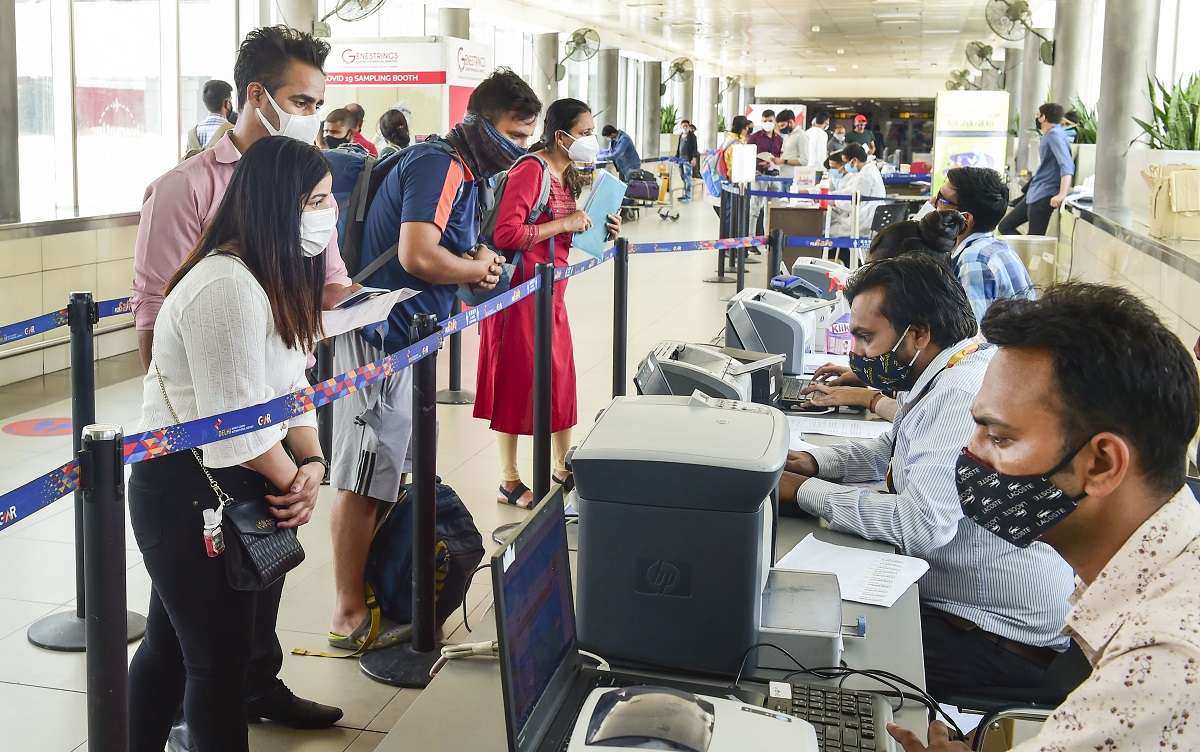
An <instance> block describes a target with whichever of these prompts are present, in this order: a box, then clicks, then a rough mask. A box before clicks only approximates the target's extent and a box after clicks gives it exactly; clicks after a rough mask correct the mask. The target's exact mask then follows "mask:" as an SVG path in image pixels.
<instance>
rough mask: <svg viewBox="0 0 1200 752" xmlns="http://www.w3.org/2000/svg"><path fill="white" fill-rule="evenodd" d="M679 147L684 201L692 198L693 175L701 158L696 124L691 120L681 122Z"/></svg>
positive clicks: (676, 152)
mask: <svg viewBox="0 0 1200 752" xmlns="http://www.w3.org/2000/svg"><path fill="white" fill-rule="evenodd" d="M680 126H681V128H680V131H679V147H678V148H677V149H676V150H675V156H676V157H677V158H678V159H679V177H680V180H681V181H682V183H683V197H682V198H681V199H680V200H681V201H683V202H685V203H686V202H688V201H691V200H692V175H694V174H695V167H696V164H697V162H698V160H699V159H700V147H699V146H698V145H697V143H696V126H695V125H693V124H692V123H691V121H689V120H684V121H682V122H681V123H680Z"/></svg>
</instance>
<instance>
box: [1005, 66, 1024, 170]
mask: <svg viewBox="0 0 1200 752" xmlns="http://www.w3.org/2000/svg"><path fill="white" fill-rule="evenodd" d="M1004 55H1005V57H1004V90H1005V91H1007V92H1008V112H1009V122H1010V123H1013V122H1015V123H1016V124H1017V132H1018V133H1019V132H1020V130H1021V125H1022V124H1023V123H1024V122H1025V119H1026V118H1025V114H1024V113H1023V112H1021V91H1022V83H1023V78H1022V71H1021V50H1020V49H1019V48H1016V47H1006V48H1005V49H1004ZM1016 141H1017V139H1016V137H1014V136H1010V137H1009V139H1008V161H1007V162H1006V165H1007V166H1008V168H1009V170H1010V174H1013V175H1015V174H1016V160H1017V145H1016Z"/></svg>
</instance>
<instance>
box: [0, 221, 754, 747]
mask: <svg viewBox="0 0 1200 752" xmlns="http://www.w3.org/2000/svg"><path fill="white" fill-rule="evenodd" d="M627 234H628V235H629V236H630V237H631V238H632V239H633V240H634V241H659V240H688V239H702V238H712V237H715V236H716V217H715V215H714V214H713V212H712V210H711V209H710V208H709V207H708V206H707V204H705V203H696V204H693V205H690V206H685V207H682V218H681V219H680V220H679V222H678V223H671V222H664V221H662V220H660V219H659V218H658V217H657V216H655V215H654V214H653V213H649V214H647V213H643V216H642V218H641V219H640V220H639V221H638V222H636V223H632V224H630V226H629V228H628V233H627ZM714 266H715V257H714V255H713V254H712V253H711V252H700V253H690V254H657V255H648V256H643V257H636V258H633V259H631V262H630V296H631V300H630V310H629V351H628V353H629V354H628V358H629V367H630V370H631V371H632V369H633V368H634V367H635V366H636V364H637V362H638V361H639V360H640V359H641V357H642V356H644V355H645V353H646V352H647V351H648V350H649V349H650V348H651V347H652V346H653V345H654V344H655V343H656V342H658V341H659V340H661V339H664V338H677V339H686V340H691V341H708V340H710V339H712V338H713V337H714V336H715V335H716V334H717V333H718V331H719V330H720V328H721V326H722V319H723V317H722V311H723V304H722V303H721V300H720V299H721V297H723V296H727V295H728V294H730V293H731V292H732V291H733V285H712V284H705V283H702V282H701V281H700V280H701V279H702V278H705V277H709V276H711V275H712V270H713V268H714ZM763 270H764V266H763V265H761V264H759V265H754V266H751V267H750V268H749V272H750V273H749V277H748V278H749V280H750V284H759V285H761V284H762V280H761V277H762V276H763ZM567 296H568V297H567V300H568V308H569V310H570V316H571V324H572V330H573V334H574V342H575V361H576V368H577V371H578V374H579V379H578V382H579V383H578V389H579V418H580V428H579V429H578V430H579V431H580V432H582V430H583V428H584V427H586V426H587V425H588V424H589V423H590V422H591V419H592V416H594V415H595V414H596V413H597V412H598V411H599V410H600V409H602V408H603V407H604V406H605V405H606V404H607V403H608V401H609V397H610V395H611V388H612V380H611V379H612V376H611V374H612V365H611V364H612V265H611V264H607V265H605V266H602V267H599V268H597V269H594V270H592V271H590V272H588V273H587V274H585V275H584V276H582V277H579V278H576V279H572V280H571V282H570V290H569V291H568V293H567ZM463 344H464V348H463V350H464V357H463V380H464V383H465V384H466V385H467V387H468V388H469V387H470V386H471V385H472V384H473V383H474V381H475V378H474V373H475V362H476V352H477V346H478V339H477V337H476V335H475V333H474V332H472V331H468V332H467V333H466V334H465V335H464V337H463ZM132 362H134V361H132V360H131V359H128V358H127V359H125V362H124V363H121V362H116V363H111V362H110V363H107V364H105V366H104V367H105V368H106V369H107V370H108V371H109V372H112V373H114V374H116V376H114V377H113V378H111V379H109V380H108V381H109V382H111V383H108V384H107V385H106V386H102V387H101V388H99V389H98V394H97V417H98V419H99V420H101V421H111V422H117V423H121V424H122V425H124V426H126V427H127V429H129V430H132V428H133V427H134V426H136V424H137V419H138V413H139V406H140V402H141V384H140V379H131V378H127V376H128V374H129V373H130V372H131V370H130V363H132ZM122 369H124V371H123V372H122ZM446 369H447V358H446V357H444V353H443V357H439V359H438V370H439V374H440V378H439V384H443V385H444V384H445V383H446V382H447V376H446ZM122 375H125V376H126V378H125V380H121V378H120V377H121V376H122ZM102 383H103V382H102ZM65 396H66V381H65V379H63V378H61V377H49V380H48V381H47V382H26V383H24V384H18V385H13V386H10V387H3V388H0V416H4V417H3V419H0V423H7V422H9V420H16V419H21V418H32V417H46V416H69V415H70V404H69V402H68V401H66V400H65V399H63V398H64V397H65ZM438 418H439V422H440V429H439V454H438V472H439V474H440V475H442V477H443V478H444V479H445V480H446V482H448V483H450V484H451V485H452V486H454V488H455V490H457V491H458V493H459V494H460V495H461V496H462V498H463V500H464V501H465V502H466V503H467V505H468V506H469V508H470V509H471V511H472V513H473V514H474V516H475V521H476V524H477V525H478V526H479V528H480V530H481V531H483V532H484V536H485V540H488V541H489V545H490V535H489V534H490V531H491V530H492V529H493V528H495V527H496V526H497V525H499V524H502V523H505V522H512V521H516V520H519V519H520V518H521V516H522V514H523V513H522V512H520V511H518V510H516V509H513V508H509V507H502V506H500V505H497V504H496V503H495V501H494V499H495V486H496V482H497V478H498V468H497V462H498V460H497V451H496V444H495V441H494V439H493V437H492V434H491V432H490V431H489V430H488V428H487V425H486V424H485V423H484V422H483V421H479V420H476V419H474V418H472V417H471V408H470V407H469V406H461V407H448V406H439V409H438ZM70 446H71V441H70V437H56V438H17V437H14V436H11V435H8V434H5V433H0V491H4V490H8V489H10V488H13V487H15V486H17V485H20V484H21V483H23V482H25V481H27V480H29V479H30V478H33V477H35V476H37V475H39V474H41V473H44V472H47V471H48V470H50V469H52V468H53V467H54V466H56V465H58V464H61V463H62V462H64V461H65V460H66V459H67V458H68V457H69V456H70ZM531 453H532V449H531V442H530V441H528V440H524V441H522V442H521V445H520V457H521V458H522V467H523V469H524V470H525V472H529V467H530V464H531ZM527 480H528V478H527ZM331 500H332V492H331V491H329V490H328V489H326V490H325V491H323V492H322V502H323V503H322V504H321V505H319V506H318V510H317V514H316V515H315V516H314V518H313V521H312V523H311V524H309V525H308V527H306V528H305V529H304V531H303V534H302V539H303V542H304V547H305V549H306V551H307V558H306V560H305V562H304V563H303V564H302V565H301V566H300V567H299V568H298V569H297V570H296V571H295V572H292V573H291V574H289V575H288V582H287V587H286V590H285V593H284V597H283V604H282V607H281V609H280V614H279V621H278V629H279V635H280V639H281V641H282V643H283V645H284V648H285V651H286V650H289V649H290V648H292V647H297V646H304V647H309V648H321V647H323V646H324V635H325V632H326V629H327V628H328V618H329V614H330V612H331V608H332V582H333V565H332V552H331V547H330V541H329V531H328V527H329V504H328V502H330V501H331ZM73 538H74V528H73V514H72V502H71V500H70V499H69V498H68V499H63V500H62V501H59V502H57V503H56V504H54V505H52V506H50V507H48V508H46V509H44V510H42V511H41V512H39V513H37V514H36V515H35V516H33V517H31V518H30V519H28V520H24V521H20V522H18V523H16V524H14V525H13V526H12V527H11V528H10V529H8V530H6V531H4V532H3V533H0V572H2V573H3V576H2V577H0V729H3V730H4V731H3V733H4V742H3V743H2V744H0V747H2V748H4V749H13V750H37V751H38V752H70V751H71V750H77V749H86V748H87V744H86V736H87V729H86V713H85V707H86V697H85V695H84V694H83V690H84V687H85V668H84V657H83V655H82V654H60V653H51V652H47V651H43V650H40V649H38V648H35V647H33V646H32V645H30V644H29V642H28V640H27V639H26V637H25V632H26V629H27V628H28V625H29V624H30V623H31V622H33V621H35V620H37V619H39V618H40V617H42V616H44V615H46V614H49V613H52V612H54V611H58V610H63V609H65V608H68V607H71V606H73V604H74V597H75V585H74V563H73V556H74V543H73ZM124 557H125V563H126V566H127V568H128V594H129V604H130V608H131V609H133V610H138V611H143V612H144V610H145V604H146V603H147V600H148V598H149V591H150V583H149V579H148V577H147V575H146V571H145V568H144V567H143V566H142V563H141V556H140V555H139V553H138V551H137V549H136V546H135V545H134V542H133V537H132V534H131V533H130V532H128V531H127V533H126V551H125V552H124ZM486 591H487V585H486V579H485V578H479V579H478V580H477V581H476V583H475V586H474V587H472V589H471V592H470V597H469V599H468V600H469V601H470V603H469V605H470V606H477V605H479V604H480V603H481V601H483V600H484V599H485V598H486V597H487V592H486ZM484 612H485V609H483V608H479V609H477V611H476V612H475V613H474V614H473V617H472V618H473V619H479V618H481V616H483V614H484ZM460 625H461V615H456V616H455V617H453V618H452V619H451V621H450V622H448V623H447V625H446V631H447V634H451V635H452V637H453V638H455V639H462V638H461V637H460V636H459V634H453V633H454V631H455V630H457V631H458V632H460V633H461V632H462V630H461V629H458V627H459V626H460ZM131 654H132V648H131ZM283 679H284V681H286V682H287V684H288V685H289V686H290V687H291V688H292V689H293V690H295V691H296V692H297V693H298V694H300V695H301V696H304V697H310V698H313V699H316V700H320V701H322V702H326V703H331V704H335V705H339V706H341V707H342V708H344V709H345V712H346V716H345V718H344V719H343V720H342V722H341V723H340V724H339V725H338V726H337V727H336V728H333V729H329V730H327V731H322V732H296V731H291V730H288V729H284V728H279V727H276V726H272V725H258V726H254V727H252V728H251V748H252V749H254V750H255V751H256V752H268V751H274V750H291V751H293V752H343V751H347V752H367V751H368V750H372V749H374V748H375V746H376V745H377V744H378V743H379V740H380V739H382V738H383V734H384V733H385V732H387V731H388V730H389V729H390V728H391V726H392V725H393V724H394V723H395V722H396V720H397V719H399V717H400V716H401V715H402V714H403V713H404V712H405V710H407V708H408V706H409V704H411V702H412V700H413V698H414V697H415V693H416V691H415V690H407V689H405V690H398V689H396V688H394V687H389V686H385V685H382V684H377V683H375V682H373V681H371V680H369V679H367V678H366V677H364V676H363V675H362V674H360V673H359V670H358V666H357V662H356V661H341V660H330V659H323V658H312V657H297V656H292V655H290V654H289V655H288V656H287V658H286V660H285V662H284V668H283Z"/></svg>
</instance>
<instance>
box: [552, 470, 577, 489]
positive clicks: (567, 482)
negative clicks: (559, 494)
mask: <svg viewBox="0 0 1200 752" xmlns="http://www.w3.org/2000/svg"><path fill="white" fill-rule="evenodd" d="M550 480H552V481H554V482H555V483H557V484H558V485H560V486H562V487H563V493H571V492H572V491H574V490H575V473H567V477H565V478H559V477H557V476H555V475H554V473H550Z"/></svg>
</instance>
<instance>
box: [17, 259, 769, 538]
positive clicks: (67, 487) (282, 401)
mask: <svg viewBox="0 0 1200 752" xmlns="http://www.w3.org/2000/svg"><path fill="white" fill-rule="evenodd" d="M766 242H767V238H766V237H765V236H761V235H759V236H751V237H745V238H725V239H722V240H701V241H692V242H687V243H642V244H633V243H631V244H629V252H630V253H631V254H632V253H667V252H680V251H699V250H713V249H720V248H744V247H748V246H758V245H765V244H766ZM616 254H617V251H616V248H615V247H612V248H609V249H607V250H606V251H605V252H604V253H603V254H601V255H600V256H596V257H591V258H588V259H585V260H584V261H581V262H579V263H578V264H573V265H571V266H565V267H560V268H557V269H555V270H554V279H555V281H556V282H558V281H561V280H565V279H568V278H570V277H573V276H576V275H578V274H583V273H584V272H586V271H588V270H590V269H593V268H595V267H597V266H599V265H601V264H603V263H605V262H606V261H609V260H610V259H612V258H613V257H615V256H616ZM540 287H541V282H540V279H539V278H537V277H533V278H532V279H530V280H528V281H526V282H523V283H522V284H520V285H519V286H517V287H514V288H513V289H511V290H509V291H508V292H507V293H504V294H502V295H497V296H496V297H494V298H492V299H491V300H488V301H486V302H484V303H483V304H481V305H478V306H475V307H474V308H468V309H467V310H465V311H463V312H461V313H458V314H456V315H454V316H451V317H450V318H448V319H446V320H445V321H443V322H441V324H440V326H441V330H440V331H438V332H436V333H434V334H432V335H430V336H428V337H426V338H425V339H423V340H421V341H419V342H416V343H414V344H412V345H409V346H408V347H406V348H404V349H402V350H399V351H397V352H395V353H392V354H391V355H388V356H386V357H383V358H380V359H379V360H376V361H373V362H371V363H367V364H365V365H362V366H359V367H358V368H355V369H354V370H353V371H347V372H346V373H342V374H338V375H336V376H334V377H333V378H330V379H327V380H325V381H322V382H320V383H318V384H314V385H312V386H309V387H306V388H304V389H300V390H297V391H295V392H292V393H290V394H285V395H283V396H280V397H276V398H274V399H271V400H267V401H266V402H262V403H260V404H257V405H251V406H249V407H243V408H239V409H237V410H231V411H230V412H227V413H222V414H220V415H210V416H207V417H204V418H197V419H195V420H189V421H187V422H184V423H180V424H177V425H173V426H166V427H164V428H156V429H153V430H150V431H143V432H141V433H138V434H134V435H131V436H126V437H125V439H124V445H123V450H122V459H123V462H124V463H125V464H126V465H132V464H136V463H138V462H144V461H146V460H151V459H155V458H157V457H163V456H165V455H168V454H173V453H175V452H181V451H185V450H188V449H192V448H195V447H199V446H203V445H205V444H211V443H212V442H214V441H221V440H223V439H230V438H234V437H236V436H243V435H245V434H248V433H253V432H254V431H259V430H262V429H264V428H267V427H268V426H271V425H274V424H276V423H278V422H280V421H284V420H288V419H289V418H294V417H296V416H298V415H302V414H304V413H306V412H310V411H312V410H316V409H317V408H318V407H322V406H324V405H327V404H329V403H330V402H333V401H334V400H338V399H341V398H342V397H344V396H346V395H348V394H352V393H354V392H357V391H359V390H361V389H364V388H365V387H367V386H368V385H370V384H374V383H375V382H377V381H380V380H381V379H383V378H385V377H387V376H389V375H391V374H394V373H396V372H397V371H400V370H403V369H405V368H408V367H409V366H411V365H412V364H414V363H416V362H417V361H420V360H422V359H423V358H426V357H428V356H429V355H431V354H433V353H434V352H436V351H437V350H438V348H439V347H441V344H442V340H443V339H444V338H446V337H448V336H450V335H451V334H454V333H455V332H458V331H461V330H463V329H466V328H468V327H471V326H475V325H477V324H478V323H479V322H480V321H483V320H484V319H486V318H489V317H491V316H494V315H496V314H497V313H499V312H500V311H502V310H504V309H505V308H508V307H510V306H513V305H516V304H517V303H519V302H520V301H522V300H524V299H525V298H528V297H529V296H531V295H533V294H534V293H535V292H537V290H538V289H539V288H540ZM97 308H98V311H99V314H100V315H101V316H106V315H107V316H113V315H117V314H118V313H126V312H128V311H129V301H128V299H127V298H123V299H120V300H109V301H102V302H100V303H98V304H97ZM51 316H54V317H57V316H61V317H62V319H63V322H62V323H59V324H57V326H62V325H63V323H65V319H66V310H65V309H64V310H62V311H56V312H54V313H51V314H46V316H44V317H39V318H38V319H32V320H31V321H38V320H39V319H42V318H47V317H51ZM28 323H29V322H19V323H18V324H11V325H9V326H8V327H3V328H0V331H7V330H8V329H10V328H11V327H16V326H23V325H27V324H28ZM51 328H53V327H51ZM35 333H39V332H35ZM27 336H32V335H27ZM79 487H80V477H79V462H78V460H71V461H70V462H68V463H66V464H64V465H62V466H60V467H57V468H55V469H54V470H52V471H50V472H49V473H46V474H45V475H42V476H40V477H38V478H34V479H33V480H31V481H29V482H27V483H24V484H22V485H21V486H18V487H17V488H15V489H13V490H11V491H8V492H6V493H4V494H0V530H4V529H5V528H7V527H9V526H10V525H12V524H13V523H15V522H17V521H18V520H23V519H25V518H27V517H29V516H30V515H31V514H33V513H35V512H37V511H39V510H41V509H43V508H45V507H47V506H49V505H50V504H53V503H54V502H55V501H58V500H59V499H61V498H63V497H64V496H66V495H68V494H70V493H73V492H74V491H77V490H79Z"/></svg>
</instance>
